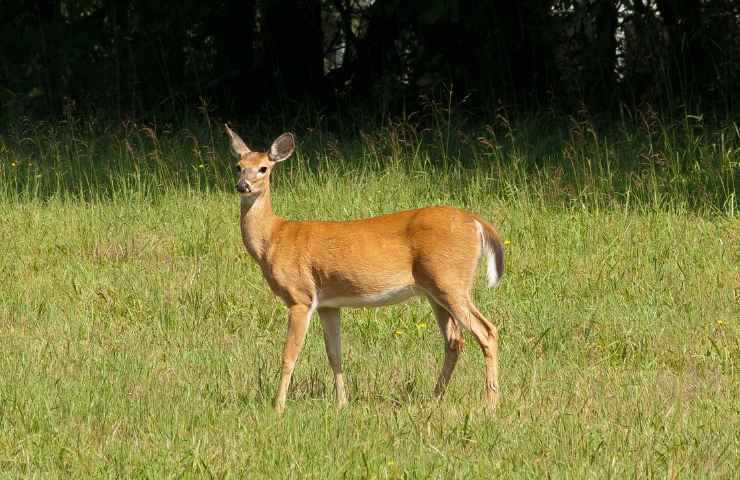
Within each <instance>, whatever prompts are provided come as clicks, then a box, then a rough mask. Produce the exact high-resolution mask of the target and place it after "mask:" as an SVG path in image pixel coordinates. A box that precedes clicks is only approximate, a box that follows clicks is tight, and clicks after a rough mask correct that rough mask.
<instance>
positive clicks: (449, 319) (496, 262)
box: [227, 127, 503, 410]
mask: <svg viewBox="0 0 740 480" xmlns="http://www.w3.org/2000/svg"><path fill="white" fill-rule="evenodd" d="M227 132H228V133H229V135H230V136H231V138H232V148H233V150H234V151H235V153H237V154H238V155H239V157H240V162H239V169H240V180H239V184H238V185H237V190H239V191H240V192H241V193H242V206H241V232H242V238H243V240H244V245H245V247H246V249H247V251H248V252H249V253H250V255H251V256H252V257H253V258H254V259H255V260H256V261H257V263H258V264H259V265H260V267H261V269H262V273H263V275H264V277H265V279H266V280H267V283H268V284H269V285H270V288H271V289H272V291H273V292H274V293H275V295H277V296H278V297H280V298H281V299H282V300H283V302H284V303H285V304H286V306H287V307H288V309H289V322H288V339H287V341H286V345H285V349H284V351H283V374H282V379H281V383H280V387H279V389H278V393H277V397H276V407H277V408H278V409H279V410H282V409H283V408H284V405H285V400H286V395H287V389H288V385H289V384H290V378H291V376H292V372H293V368H294V366H295V362H296V360H297V357H298V354H299V353H300V350H301V348H302V346H303V342H304V338H305V334H306V330H307V328H308V325H309V322H310V320H311V317H312V315H313V314H314V312H316V311H318V312H319V315H320V317H321V321H322V323H323V325H324V340H325V343H326V349H327V354H328V356H329V361H330V363H331V366H332V369H333V371H334V376H335V384H336V390H337V392H336V393H337V399H338V401H339V404H340V405H343V404H345V403H346V394H345V389H344V379H343V376H342V371H341V366H340V356H341V353H340V336H339V308H342V307H368V306H370V307H377V306H384V305H390V304H394V303H398V302H402V301H404V300H407V299H408V298H410V297H413V296H418V295H422V296H425V297H427V298H428V299H429V301H430V303H431V305H432V308H433V310H434V313H435V317H436V319H437V322H438V324H439V327H440V329H441V331H442V334H443V336H444V337H445V340H446V342H445V345H446V353H445V360H444V365H443V368H442V372H441V374H440V377H439V379H438V382H437V388H436V391H437V393H438V394H439V395H441V394H442V393H443V392H444V389H445V388H446V385H447V383H448V382H449V378H450V376H451V374H452V370H453V369H454V367H455V363H456V361H457V357H458V353H459V350H460V348H461V347H462V344H463V340H462V335H461V331H460V326H465V327H467V328H469V329H470V330H471V331H472V332H473V334H474V335H475V337H476V339H477V340H478V342H479V344H480V345H481V348H482V350H483V353H484V357H485V359H486V383H485V385H486V392H487V398H488V401H489V405H490V406H491V407H493V406H494V405H495V403H496V400H497V398H498V364H497V332H496V328H495V327H494V326H493V325H492V324H491V323H490V322H489V321H488V320H486V319H485V317H483V315H482V314H481V313H480V312H478V310H477V309H476V308H475V306H474V305H473V303H472V301H471V299H470V291H471V289H472V286H473V281H474V278H475V272H476V268H477V265H478V263H479V260H480V258H481V256H482V254H486V256H487V257H488V278H489V284H495V283H496V282H497V281H498V279H499V277H500V276H501V274H503V249H502V245H501V241H500V239H499V237H498V234H497V233H496V230H495V229H494V228H493V227H492V226H491V225H490V224H488V223H487V222H486V221H484V220H483V219H482V218H480V217H479V216H477V215H475V214H472V213H469V212H465V211H463V210H459V209H456V208H452V207H443V206H440V207H427V208H420V209H416V210H408V211H403V212H397V213H392V214H388V215H381V216H378V217H372V218H367V219H362V220H353V221H345V222H328V221H289V220H285V219H282V218H280V217H278V216H277V215H275V213H274V212H273V210H272V202H271V197H270V187H269V173H270V170H271V168H272V166H273V164H274V163H277V162H279V161H282V160H284V159H285V158H287V157H288V156H289V155H290V154H291V153H292V151H293V139H292V136H288V137H286V136H285V135H283V136H281V137H280V138H279V139H278V140H276V141H275V143H274V144H273V146H272V148H271V151H270V153H269V154H264V153H255V152H251V151H250V150H249V149H248V148H247V147H246V145H244V143H243V142H242V141H241V139H240V138H239V137H238V136H236V134H235V133H234V132H232V131H231V130H230V129H228V127H227ZM286 142H287V143H286ZM286 152H287V153H286Z"/></svg>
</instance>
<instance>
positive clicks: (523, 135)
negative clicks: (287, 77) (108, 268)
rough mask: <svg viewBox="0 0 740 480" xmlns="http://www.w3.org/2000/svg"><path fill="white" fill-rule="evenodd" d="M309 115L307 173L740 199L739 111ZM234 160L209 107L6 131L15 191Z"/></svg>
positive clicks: (555, 193) (126, 181) (136, 190)
mask: <svg viewBox="0 0 740 480" xmlns="http://www.w3.org/2000/svg"><path fill="white" fill-rule="evenodd" d="M310 120H314V124H309V125H308V126H307V125H306V123H305V122H296V125H294V126H295V127H297V128H295V129H296V130H298V133H299V155H300V157H301V161H299V162H293V164H292V166H291V169H292V170H293V173H296V171H298V170H300V174H301V175H309V176H312V175H317V174H319V172H321V171H325V170H331V171H338V172H344V173H346V174H347V175H349V176H354V175H356V174H357V172H363V171H365V172H367V171H374V172H381V171H385V170H387V169H388V168H392V169H395V170H398V171H404V172H406V173H408V174H411V175H413V173H414V172H419V171H424V172H429V173H430V174H432V175H437V176H439V177H440V178H445V179H449V180H450V181H451V182H452V183H453V184H455V185H462V186H464V187H466V188H475V189H481V190H485V191H486V192H487V194H488V195H490V196H491V197H492V198H496V199H507V200H516V201H521V202H528V203H536V204H538V205H547V206H550V207H572V206H578V207H580V208H589V209H594V208H595V209H599V208H612V207H618V208H628V209H630V208H636V209H645V208H648V209H661V210H692V211H696V212H712V213H721V214H726V215H734V214H735V213H736V209H737V178H738V158H740V128H739V127H738V125H737V124H736V123H733V122H726V123H724V124H711V125H707V124H705V123H704V121H703V118H702V117H701V116H696V115H686V116H685V117H683V118H681V119H678V120H671V121H666V120H664V119H661V118H660V117H658V115H657V114H655V113H654V112H652V111H651V110H647V111H645V112H637V113H630V114H624V115H623V116H622V119H621V120H620V121H619V122H613V123H610V124H609V125H608V126H606V127H601V128H600V127H597V126H595V125H594V123H595V122H594V121H592V120H591V119H589V118H588V116H587V115H585V114H583V115H581V116H580V117H568V118H538V117H525V118H523V119H520V120H518V121H514V120H510V119H508V118H507V117H506V116H504V115H501V114H499V115H497V116H496V118H495V120H494V121H493V122H491V123H490V124H483V125H468V124H466V123H465V122H463V121H461V120H459V119H457V118H456V117H453V116H452V115H451V114H450V113H449V112H448V110H445V109H443V108H431V109H430V110H429V112H428V113H427V114H426V115H425V116H423V117H419V118H411V119H406V120H404V121H395V122H391V123H388V124H386V125H384V126H382V127H380V128H374V129H370V130H369V131H363V130H362V129H359V134H358V135H354V134H353V135H333V134H331V133H330V132H329V131H327V130H326V129H325V128H323V125H321V122H322V120H321V118H318V119H310ZM424 125H427V126H428V127H424ZM236 127H237V128H239V127H241V128H240V130H241V131H242V132H243V135H244V136H245V138H248V139H250V140H249V141H250V142H252V144H253V145H254V148H266V146H267V145H269V142H270V141H271V140H272V138H273V137H275V136H277V135H278V134H279V133H280V132H278V131H275V129H272V130H271V131H265V127H264V126H263V125H258V127H257V128H253V127H251V126H250V125H249V124H245V125H237V126H236ZM290 127H291V126H290V125H289V126H288V127H286V128H290ZM230 165H231V160H230V157H229V155H228V152H227V150H226V142H225V141H224V134H223V131H222V122H216V121H215V120H213V119H211V118H210V117H209V116H208V115H204V116H202V117H200V120H194V121H191V123H190V124H189V125H185V126H182V125H181V126H173V125H171V124H163V125H159V124H156V123H143V124H137V123H135V122H124V123H120V124H110V123H104V122H102V121H99V120H96V119H94V118H85V119H80V118H75V117H71V116H70V117H68V118H67V119H66V120H64V121H61V122H58V123H43V122H42V123H39V122H31V121H19V122H17V123H15V124H13V125H10V126H9V127H8V128H7V129H6V130H5V132H4V133H2V134H0V196H2V198H4V199H5V200H15V201H18V200H30V199H45V198H51V197H59V198H69V199H86V200H92V199H96V198H98V199H104V198H112V197H113V196H116V195H118V196H120V195H124V196H126V195H138V196H145V197H155V196H157V195H161V194H162V193H163V192H168V191H171V190H172V189H186V190H191V191H206V192H207V191H214V190H218V191H224V190H226V191H228V190H231V187H232V185H231V182H232V178H231V170H230V168H231V167H230ZM453 191H460V188H455V189H453Z"/></svg>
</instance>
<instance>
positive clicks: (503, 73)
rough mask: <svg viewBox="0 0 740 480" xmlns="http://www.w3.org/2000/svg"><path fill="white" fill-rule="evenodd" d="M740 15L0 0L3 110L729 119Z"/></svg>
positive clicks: (414, 1) (625, 8) (623, 6)
mask: <svg viewBox="0 0 740 480" xmlns="http://www.w3.org/2000/svg"><path fill="white" fill-rule="evenodd" d="M739 25H740V6H738V3H737V2H734V1H731V0H671V1H667V0H666V1H663V0H521V1H517V2H510V1H498V0H493V1H486V2H474V1H467V0H384V1H372V0H219V1H212V2H201V1H196V0H185V1H159V2H150V1H147V0H123V1H121V0H115V1H113V0H5V1H4V2H3V9H2V12H0V104H1V105H2V106H3V107H4V108H6V109H9V110H10V111H11V112H12V113H13V114H14V115H19V114H23V113H24V112H33V113H49V112H52V113H60V112H62V111H63V109H64V107H65V105H69V104H74V105H77V106H78V107H79V108H82V109H83V110H85V111H88V110H93V111H95V112H97V113H98V114H105V115H113V116H114V117H121V116H124V117H127V118H131V117H135V118H136V117H140V116H141V115H144V114H151V113H152V112H155V111H158V112H160V114H162V113H169V114H170V115H175V116H176V115H177V114H179V113H180V112H181V111H183V110H191V109H192V106H193V105H194V104H197V103H198V101H199V99H201V98H204V99H208V101H209V103H210V104H211V105H213V106H217V107H218V108H219V109H221V111H223V112H226V113H233V112H237V113H238V112H241V113H250V114H254V113H255V112H261V110H263V109H269V110H270V111H274V110H275V107H276V106H278V107H279V108H280V109H287V110H289V111H290V112H291V113H295V112H300V111H305V110H306V108H307V105H310V106H311V107H310V110H311V111H318V112H319V113H336V112H337V111H339V112H344V111H346V110H347V109H352V111H353V114H355V115H356V114H357V112H358V110H356V109H357V108H361V109H362V111H364V112H366V113H365V114H366V115H367V114H368V107H370V108H369V113H371V114H373V115H378V114H381V115H382V114H395V113H398V112H402V111H407V112H411V111H415V110H417V106H418V105H419V103H420V102H423V99H424V97H425V96H427V97H428V96H431V97H432V98H436V97H438V96H439V95H440V91H441V90H442V91H445V90H450V89H452V90H454V91H455V92H459V93H458V96H459V98H463V97H468V98H469V106H470V110H471V111H474V112H475V113H477V114H479V115H482V116H484V117H486V116H488V115H489V113H490V112H491V111H492V110H495V109H496V108H499V107H502V106H503V107H506V108H507V109H509V110H515V111H521V110H523V109H524V110H540V109H543V108H555V109H557V110H561V109H566V110H571V111H572V110H576V109H579V108H581V107H582V106H585V107H586V108H587V109H589V110H590V111H594V112H597V111H598V112H602V111H612V110H613V109H615V108H617V107H619V105H627V106H629V107H630V108H635V107H639V106H642V105H644V104H645V103H650V104H651V105H654V106H656V108H660V109H682V108H687V109H688V110H691V111H692V112H695V111H698V110H701V111H703V112H707V110H708V109H712V110H713V111H714V110H717V111H719V112H722V113H724V114H727V113H728V112H732V111H736V109H737V107H738V105H737V103H736V102H737V94H738V89H739V88H740V87H739V85H740V61H738V59H740V40H738V39H740V26H739ZM352 107H354V108H352ZM707 113H708V112H707Z"/></svg>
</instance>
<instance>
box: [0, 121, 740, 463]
mask: <svg viewBox="0 0 740 480" xmlns="http://www.w3.org/2000/svg"><path fill="white" fill-rule="evenodd" d="M574 123H575V121H574ZM496 128H499V127H491V130H485V129H483V131H489V134H488V135H489V136H488V137H487V140H486V141H488V142H489V143H491V144H493V141H492V138H493V137H494V136H495V135H499V137H500V138H501V144H500V145H499V146H498V147H496V148H494V149H493V150H490V151H489V150H485V148H489V147H486V145H485V142H480V141H479V140H476V137H475V135H472V134H471V135H469V136H464V135H458V136H455V135H452V137H454V138H456V139H457V140H456V141H458V142H459V145H457V146H455V147H454V148H453V149H450V148H449V147H448V145H447V144H446V143H445V145H444V148H442V147H443V146H441V145H440V143H439V141H437V140H435V138H437V139H446V138H447V136H446V135H445V134H443V133H439V134H437V133H435V132H437V131H435V130H432V131H430V132H420V131H419V132H417V131H416V130H414V129H412V128H410V127H407V126H395V127H393V128H388V129H387V130H386V131H382V132H376V133H374V134H372V135H370V134H366V135H365V136H364V139H363V140H361V141H356V142H343V141H341V140H340V139H332V138H329V137H328V136H326V135H325V134H318V133H314V134H305V135H303V137H304V139H305V141H304V142H303V143H301V144H300V149H299V152H298V155H297V156H296V157H294V158H293V159H291V160H289V161H288V162H286V164H285V165H281V167H279V168H278V169H276V171H275V174H274V175H275V179H274V183H275V186H274V188H273V190H274V203H275V209H276V210H277V211H278V212H279V213H280V214H282V215H283V216H286V217H288V218H295V219H298V218H324V219H347V218H356V217H361V216H368V215H375V214H379V213H383V212H390V211H395V210H399V209H404V208H413V207H417V206H421V205H429V204H440V203H446V204H453V205H458V206H461V207H464V208H469V209H472V210H475V211H477V212H479V213H481V214H483V216H484V217H486V218H488V219H489V220H491V221H492V222H493V223H494V224H496V225H498V226H499V228H500V231H501V233H502V235H503V237H504V238H505V239H506V240H507V245H506V253H507V257H506V260H507V273H506V275H505V276H504V279H503V282H502V283H501V284H500V286H499V287H498V288H496V289H494V290H489V289H485V288H483V282H482V281H481V282H480V286H479V287H478V288H477V289H476V291H475V297H476V299H477V304H478V305H479V307H480V309H481V310H482V311H483V312H484V313H485V314H486V315H487V316H488V317H489V318H491V319H492V320H493V321H494V322H495V323H496V324H497V325H498V326H499V329H500V335H501V352H500V363H501V386H502V402H501V404H500V406H499V408H498V410H497V412H496V414H495V416H494V417H488V416H486V415H485V414H484V413H483V407H484V402H483V382H482V379H483V361H482V358H481V355H480V352H479V351H478V348H477V346H475V342H474V341H473V340H472V338H471V337H470V336H469V335H467V340H468V343H467V347H466V349H465V351H464V354H463V356H462V357H461V360H460V362H459V364H458V367H457V370H456V371H455V374H454V376H453V380H452V383H451V385H450V389H449V392H448V395H447V396H446V397H445V399H444V400H443V401H441V402H437V401H436V400H434V398H433V396H432V389H433V385H434V381H435V380H436V375H437V373H438V369H439V368H440V363H441V357H442V343H441V337H440V335H439V333H438V332H437V328H436V325H435V324H434V320H433V318H432V315H431V312H430V309H429V307H428V306H427V305H426V304H424V303H422V302H411V303H408V304H404V305H400V306H394V307H388V308H384V309H373V310H345V311H344V321H343V342H344V355H343V362H344V370H345V375H346V376H347V380H348V382H349V385H348V386H349V395H350V405H349V407H348V408H347V409H345V410H343V411H341V412H338V411H336V409H335V407H334V401H333V385H332V379H331V373H330V369H329V366H328V362H327V360H326V358H325V353H324V347H323V341H322V338H321V334H320V330H321V325H320V322H313V324H312V326H311V328H310V331H309V336H308V340H307V345H306V348H305V349H304V352H303V354H302V356H301V358H300V361H299V364H298V367H297V368H296V372H295V375H294V382H293V385H292V387H291V390H290V394H289V402H288V409H287V411H286V413H285V415H284V416H283V417H279V416H277V415H276V414H274V413H273V411H272V408H271V399H272V396H273V395H274V392H275V390H276V387H277V380H278V368H279V356H280V351H281V348H282V342H283V339H284V335H285V331H286V312H285V309H284V307H283V306H282V305H281V304H280V303H279V302H278V301H277V300H276V299H275V298H274V297H273V296H272V295H271V293H270V292H269V289H268V287H267V286H266V284H265V283H264V281H263V280H262V278H261V275H260V273H259V270H258V268H257V267H256V265H255V264H254V263H253V262H252V261H251V259H250V258H249V257H248V256H247V255H246V253H245V252H244V251H243V247H242V246H241V240H240V237H239V232H238V224H237V222H238V198H237V197H236V195H235V194H234V193H232V192H231V191H230V190H231V188H232V183H233V181H232V180H231V179H230V177H229V176H228V175H227V171H228V161H227V160H226V155H225V146H226V141H225V138H223V136H222V135H221V134H220V132H218V133H215V132H212V131H211V130H210V129H208V128H200V129H192V131H185V130H177V131H176V130H173V131H172V132H170V133H166V132H163V133H159V134H149V136H147V134H146V133H145V132H142V131H141V130H140V129H133V128H132V130H131V131H129V132H127V131H125V129H110V130H104V129H103V131H98V128H97V127H96V126H95V125H94V124H92V123H91V124H90V125H87V126H85V125H81V124H74V125H71V124H70V123H67V124H62V125H56V126H55V125H38V124H19V125H16V126H15V127H14V130H12V131H9V133H6V134H5V135H4V136H2V137H0V162H2V163H1V164H0V165H1V166H0V332H1V333H2V335H1V336H0V372H2V374H0V476H6V477H12V478H14V477H19V476H33V477H64V478H84V477H114V476H116V477H117V476H123V477H151V478H162V477H170V476H185V477H228V478H259V477H277V478H283V477H292V478H304V477H312V478H326V477H328V478H337V477H349V478H354V477H373V478H399V477H410V478H417V477H433V478H478V477H489V478H490V477H492V476H494V475H499V476H504V477H508V476H520V477H543V476H545V475H550V476H553V477H592V478H605V477H607V476H610V477H614V478H624V477H627V476H630V477H633V476H640V477H660V478H664V477H674V476H681V477H715V478H732V477H733V476H734V475H735V474H733V472H736V471H737V470H738V468H739V467H740V455H739V452H738V449H739V448H738V447H739V446H740V436H739V435H738V433H737V432H738V431H740V411H739V410H740V408H739V407H738V400H737V399H738V398H740V385H739V380H740V377H739V376H738V358H740V356H739V354H740V348H739V347H740V326H739V322H738V315H739V312H740V308H739V305H738V293H739V290H740V277H738V265H740V221H738V218H737V214H736V202H737V199H736V191H735V188H736V187H735V183H734V182H735V177H736V175H737V154H738V151H739V150H738V139H737V138H736V137H733V136H732V135H730V134H731V133H732V132H733V128H734V126H730V127H727V128H720V129H716V130H710V129H708V128H706V129H701V130H698V131H695V130H693V129H686V130H681V128H683V127H680V126H679V127H678V130H677V131H674V130H670V129H668V128H666V129H664V130H660V131H659V133H651V132H649V131H647V129H646V128H645V129H638V128H635V129H633V130H630V129H626V128H625V129H623V131H622V133H621V134H615V135H616V137H610V136H608V135H604V136H600V135H599V134H596V133H594V134H593V135H592V137H591V139H590V140H589V139H588V138H587V136H586V137H584V138H585V139H584V140H577V138H578V137H577V133H574V131H575V130H574V129H575V127H573V128H570V127H569V128H568V129H566V131H565V133H564V134H563V136H562V137H560V136H558V135H556V134H552V135H551V136H550V135H548V134H543V135H541V136H540V137H539V138H535V135H534V133H535V132H536V129H535V128H534V127H531V128H530V127H526V126H522V127H511V128H510V129H509V130H508V132H509V133H508V134H507V135H508V136H505V135H503V134H500V133H497V130H496ZM579 128H580V127H579ZM163 130H166V129H163ZM504 130H505V129H504ZM586 130H587V129H586ZM689 130H690V131H689ZM584 131H585V130H584ZM681 131H683V134H681V133H680V132H681ZM93 132H97V133H96V134H95V135H93ZM394 132H395V133H394ZM676 132H678V133H676ZM277 133H278V132H272V133H271V134H270V135H271V136H275V135H276V134H277ZM394 135H395V137H394ZM476 135H477V134H476ZM671 135H673V137H671ZM722 135H725V137H724V139H723V137H722ZM244 136H245V138H250V137H249V135H247V134H245V135H244ZM628 137H629V138H628ZM265 138H267V135H265ZM265 138H262V137H260V140H261V143H260V142H255V143H256V145H255V146H256V147H264V146H265V144H266V143H267V142H266V141H265ZM525 138H526V139H528V140H524V139H525ZM661 138H662V139H663V140H660V139H661ZM558 139H559V140H558ZM659 140H660V141H659ZM720 140H721V141H722V142H724V143H723V144H722V143H721V142H720ZM579 141H580V142H581V143H579ZM661 142H662V143H661ZM692 142H694V143H692ZM127 144H128V146H127ZM651 144H652V147H651ZM497 145H498V144H497ZM651 148H652V152H654V153H655V152H658V153H660V155H662V157H660V158H666V159H668V160H666V162H667V163H666V164H665V166H666V168H663V167H660V168H659V167H656V166H655V165H652V166H651V165H649V164H646V163H641V161H640V160H634V159H630V158H631V157H630V155H629V152H630V151H632V149H634V150H635V151H645V152H649V151H650V150H651ZM445 149H447V150H445ZM452 150H455V151H459V152H466V153H465V154H464V155H463V154H460V156H459V157H457V156H456V155H452V154H450V153H449V152H450V151H452ZM602 151H603V152H611V153H604V154H599V153H597V152H602ZM547 152H550V153H547ZM568 152H570V153H568ZM656 154H657V153H656ZM568 155H571V157H570V158H572V159H573V160H572V163H571V164H568V163H567V162H565V161H564V159H567V158H568ZM670 159H673V160H670ZM589 162H590V163H589ZM12 163H15V165H12ZM201 165H202V166H201ZM589 165H590V166H589ZM283 167H286V168H283ZM557 172H560V173H557ZM693 173H696V176H694V174H693ZM558 175H559V176H558ZM639 179H644V182H643V183H639V182H638V180H639Z"/></svg>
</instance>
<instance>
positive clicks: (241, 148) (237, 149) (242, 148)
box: [224, 124, 251, 158]
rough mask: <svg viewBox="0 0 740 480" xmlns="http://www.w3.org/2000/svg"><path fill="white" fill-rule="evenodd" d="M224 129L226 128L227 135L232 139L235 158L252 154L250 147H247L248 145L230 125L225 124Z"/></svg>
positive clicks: (232, 150)
mask: <svg viewBox="0 0 740 480" xmlns="http://www.w3.org/2000/svg"><path fill="white" fill-rule="evenodd" d="M224 127H226V133H227V134H228V135H229V138H230V139H231V153H233V154H234V156H235V157H237V158H239V157H241V156H242V155H245V154H247V153H249V152H251V150H250V149H249V147H247V144H246V143H244V140H242V139H241V137H240V136H239V135H237V134H236V132H235V131H233V130H232V129H230V128H229V125H228V124H224Z"/></svg>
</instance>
